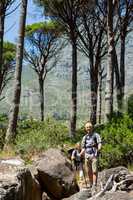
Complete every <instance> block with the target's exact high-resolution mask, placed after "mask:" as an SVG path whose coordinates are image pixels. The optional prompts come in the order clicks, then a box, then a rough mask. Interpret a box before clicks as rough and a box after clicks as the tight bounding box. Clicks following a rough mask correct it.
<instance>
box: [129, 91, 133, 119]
mask: <svg viewBox="0 0 133 200" xmlns="http://www.w3.org/2000/svg"><path fill="white" fill-rule="evenodd" d="M128 114H129V116H130V117H131V118H132V119H133V94H131V95H130V96H129V97H128Z"/></svg>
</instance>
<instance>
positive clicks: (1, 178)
mask: <svg viewBox="0 0 133 200" xmlns="http://www.w3.org/2000/svg"><path fill="white" fill-rule="evenodd" d="M41 195H42V194H41V190H40V186H39V184H38V182H37V181H36V180H35V179H34V177H33V176H32V174H31V172H30V170H29V169H28V168H26V167H25V166H24V163H23V162H22V163H21V161H20V160H17V159H16V158H15V159H7V160H1V161H0V200H41Z"/></svg>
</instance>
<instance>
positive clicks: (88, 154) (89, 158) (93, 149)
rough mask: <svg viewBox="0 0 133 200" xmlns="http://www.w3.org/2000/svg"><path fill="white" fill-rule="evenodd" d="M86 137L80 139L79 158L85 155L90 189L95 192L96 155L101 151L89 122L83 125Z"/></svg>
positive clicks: (96, 134)
mask: <svg viewBox="0 0 133 200" xmlns="http://www.w3.org/2000/svg"><path fill="white" fill-rule="evenodd" d="M85 131H86V135H85V136H84V137H83V139H82V151H81V152H80V156H83V155H84V154H85V165H86V169H87V171H88V177H89V181H90V187H91V188H92V189H93V191H94V192H95V191H96V186H97V176H98V154H99V151H100V150H101V146H102V145H101V137H100V135H99V134H98V133H96V132H94V131H93V125H92V123H91V122H87V123H86V124H85Z"/></svg>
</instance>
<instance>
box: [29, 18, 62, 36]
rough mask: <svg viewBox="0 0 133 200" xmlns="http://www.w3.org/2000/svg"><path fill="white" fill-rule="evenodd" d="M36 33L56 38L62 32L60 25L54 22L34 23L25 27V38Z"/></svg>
mask: <svg viewBox="0 0 133 200" xmlns="http://www.w3.org/2000/svg"><path fill="white" fill-rule="evenodd" d="M37 32H42V33H44V34H54V35H56V36H58V35H59V34H60V33H61V32H63V27H61V25H60V24H59V23H58V22H57V21H55V20H49V21H48V22H40V23H34V24H31V25H27V26H26V36H30V35H32V34H35V33H37Z"/></svg>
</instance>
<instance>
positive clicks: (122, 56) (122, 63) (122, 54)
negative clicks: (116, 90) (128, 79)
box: [119, 36, 125, 110]
mask: <svg viewBox="0 0 133 200" xmlns="http://www.w3.org/2000/svg"><path fill="white" fill-rule="evenodd" d="M120 42H121V52H120V75H121V96H120V102H119V109H121V110H122V109H123V104H124V102H123V101H124V94H125V36H121V40H120Z"/></svg>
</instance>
